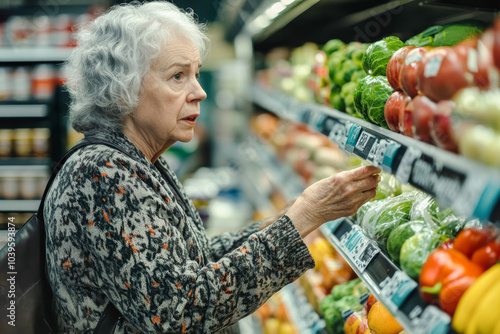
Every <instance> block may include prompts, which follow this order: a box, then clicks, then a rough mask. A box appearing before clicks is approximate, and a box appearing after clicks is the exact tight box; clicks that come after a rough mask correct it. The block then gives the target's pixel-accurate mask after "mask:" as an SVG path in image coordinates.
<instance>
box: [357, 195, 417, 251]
mask: <svg viewBox="0 0 500 334" xmlns="http://www.w3.org/2000/svg"><path fill="white" fill-rule="evenodd" d="M418 194H419V193H418V192H416V191H412V192H409V193H403V194H401V195H399V196H396V197H388V198H385V199H383V200H379V201H373V202H369V203H371V204H369V205H370V207H369V208H368V209H363V210H366V211H364V212H363V213H362V214H361V217H360V219H361V220H360V225H361V227H362V228H363V230H364V231H365V233H366V235H367V236H368V237H370V238H371V239H373V240H375V241H377V243H378V244H379V246H380V247H381V248H382V249H383V250H385V249H386V242H387V238H388V237H389V234H390V233H391V232H392V230H393V229H394V228H395V227H396V226H399V225H401V224H403V223H405V222H407V221H408V220H409V219H410V210H411V208H412V206H413V203H414V202H415V199H416V198H417V197H418ZM367 204H368V203H367ZM367 204H365V205H367Z"/></svg>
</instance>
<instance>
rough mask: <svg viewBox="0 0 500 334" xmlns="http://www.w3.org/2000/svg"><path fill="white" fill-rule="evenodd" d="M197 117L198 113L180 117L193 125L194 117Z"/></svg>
mask: <svg viewBox="0 0 500 334" xmlns="http://www.w3.org/2000/svg"><path fill="white" fill-rule="evenodd" d="M197 118H198V115H190V116H188V117H184V118H183V119H181V121H184V122H186V123H188V124H191V125H194V124H195V123H196V119H197Z"/></svg>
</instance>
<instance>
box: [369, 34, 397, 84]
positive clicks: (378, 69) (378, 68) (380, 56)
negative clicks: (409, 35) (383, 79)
mask: <svg viewBox="0 0 500 334" xmlns="http://www.w3.org/2000/svg"><path fill="white" fill-rule="evenodd" d="M403 46H405V43H403V42H402V41H401V40H400V39H399V38H397V37H396V36H389V37H386V38H384V39H382V40H380V41H377V42H375V43H373V44H371V45H370V46H369V47H368V49H366V52H365V54H364V56H363V61H362V63H363V70H364V71H365V72H366V73H367V74H369V75H373V76H377V75H384V76H385V74H386V69H387V64H388V63H389V60H391V57H392V55H393V54H394V52H396V51H398V50H399V49H401V48H402V47H403Z"/></svg>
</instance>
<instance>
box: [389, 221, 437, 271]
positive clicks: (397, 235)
mask: <svg viewBox="0 0 500 334" xmlns="http://www.w3.org/2000/svg"><path fill="white" fill-rule="evenodd" d="M424 231H432V228H431V226H429V224H427V223H426V222H425V221H423V220H411V221H409V222H406V223H404V224H401V225H399V226H397V227H396V228H394V229H393V230H392V232H391V234H389V238H388V239H387V253H389V256H390V257H391V259H393V260H394V261H395V262H396V263H399V262H400V260H399V257H400V254H401V247H403V244H404V243H405V241H406V240H408V239H409V238H411V237H412V236H414V235H415V234H417V233H420V232H424Z"/></svg>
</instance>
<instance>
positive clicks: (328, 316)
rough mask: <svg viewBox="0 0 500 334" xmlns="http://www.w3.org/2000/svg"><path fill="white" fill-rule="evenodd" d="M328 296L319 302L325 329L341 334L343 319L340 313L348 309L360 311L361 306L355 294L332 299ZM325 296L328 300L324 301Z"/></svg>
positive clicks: (331, 332) (333, 333)
mask: <svg viewBox="0 0 500 334" xmlns="http://www.w3.org/2000/svg"><path fill="white" fill-rule="evenodd" d="M329 297H330V296H327V297H325V298H323V300H322V301H321V304H320V308H321V312H322V313H323V318H324V319H325V324H326V330H327V331H328V333H330V334H343V333H344V322H345V320H344V318H343V317H342V313H343V312H347V311H349V310H353V311H354V312H356V311H360V310H361V309H362V308H363V306H362V305H361V304H360V303H359V299H358V298H357V297H355V296H346V297H342V298H341V299H339V300H333V301H332V299H330V298H329ZM327 298H328V300H327V301H325V299H327Z"/></svg>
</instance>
